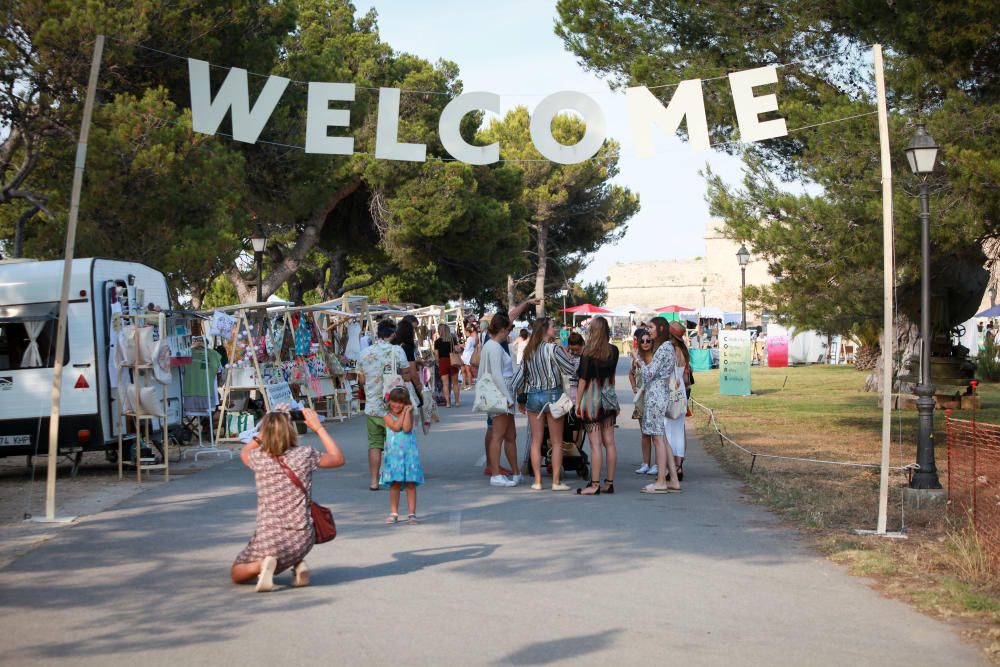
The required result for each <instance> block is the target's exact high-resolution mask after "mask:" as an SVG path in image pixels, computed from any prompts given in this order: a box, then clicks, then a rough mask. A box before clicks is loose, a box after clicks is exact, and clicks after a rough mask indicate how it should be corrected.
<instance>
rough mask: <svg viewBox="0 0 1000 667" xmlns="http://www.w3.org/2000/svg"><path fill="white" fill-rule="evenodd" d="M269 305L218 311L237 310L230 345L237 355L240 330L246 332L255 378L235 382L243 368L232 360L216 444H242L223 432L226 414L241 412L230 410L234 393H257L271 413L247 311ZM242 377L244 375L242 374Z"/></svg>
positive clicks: (223, 394)
mask: <svg viewBox="0 0 1000 667" xmlns="http://www.w3.org/2000/svg"><path fill="white" fill-rule="evenodd" d="M267 305H268V304H262V303H260V304H248V305H241V306H234V307H231V308H219V309H218V310H220V311H222V312H227V311H232V310H235V312H236V326H234V327H233V332H232V334H231V336H230V339H229V344H230V347H231V349H232V350H233V354H235V353H236V349H237V348H236V345H237V341H238V340H239V334H240V330H241V328H242V330H243V331H245V332H246V336H247V345H248V349H249V350H250V360H251V361H252V362H253V370H254V378H253V382H251V383H247V382H245V381H244V380H243V378H242V377H240V378H238V379H239V380H240V383H235V382H234V377H233V376H234V375H235V373H234V371H242V370H243V369H242V368H235V367H233V365H232V363H231V362H232V361H233V359H230V365H229V368H227V369H226V383H225V385H224V386H223V388H222V403H221V405H220V406H219V423H218V424H217V425H216V427H215V428H216V430H215V441H216V442H237V443H238V442H240V439H239V438H230V437H228V436H227V437H223V432H224V431H225V426H226V414H227V413H230V412H241V411H238V410H230V409H229V398H230V394H232V392H234V391H256V392H257V393H259V394H260V396H261V398H262V399H263V400H264V409H265V410H267V411H268V412H270V411H271V400H270V399H269V398H268V395H267V389H265V387H264V375H263V373H261V371H260V364H259V363H257V352H256V350H257V346H256V343H255V340H254V336H253V330H252V329H251V327H250V320H249V319H248V318H247V311H248V310H253V309H258V308H260V309H262V308H265V307H266V306H267ZM240 375H241V376H242V373H240Z"/></svg>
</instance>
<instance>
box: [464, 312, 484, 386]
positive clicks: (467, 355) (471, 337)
mask: <svg viewBox="0 0 1000 667" xmlns="http://www.w3.org/2000/svg"><path fill="white" fill-rule="evenodd" d="M478 344H479V328H478V327H477V326H476V324H475V323H473V324H470V325H469V326H467V327H466V328H465V346H464V347H463V348H462V384H463V386H464V388H465V389H471V388H472V385H473V384H474V382H473V380H475V377H474V376H475V374H476V371H475V370H474V369H473V368H472V355H473V354H475V352H476V345H478ZM480 356H482V353H480Z"/></svg>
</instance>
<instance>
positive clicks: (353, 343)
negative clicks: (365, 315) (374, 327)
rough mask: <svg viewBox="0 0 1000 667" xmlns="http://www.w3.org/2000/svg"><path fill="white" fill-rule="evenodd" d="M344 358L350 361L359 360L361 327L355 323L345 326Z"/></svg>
mask: <svg viewBox="0 0 1000 667" xmlns="http://www.w3.org/2000/svg"><path fill="white" fill-rule="evenodd" d="M344 356H345V357H347V358H348V359H351V360H352V361H357V360H358V359H360V358H361V325H360V324H359V323H357V322H351V323H350V324H348V325H347V349H346V350H344Z"/></svg>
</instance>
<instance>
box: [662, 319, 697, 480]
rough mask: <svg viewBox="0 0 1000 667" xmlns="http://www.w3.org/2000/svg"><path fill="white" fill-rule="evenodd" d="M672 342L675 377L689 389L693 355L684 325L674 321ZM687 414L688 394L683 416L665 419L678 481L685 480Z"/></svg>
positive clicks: (671, 329) (671, 324) (672, 324)
mask: <svg viewBox="0 0 1000 667" xmlns="http://www.w3.org/2000/svg"><path fill="white" fill-rule="evenodd" d="M669 332H670V342H671V344H673V346H674V360H675V361H676V365H675V366H674V377H675V378H676V379H677V382H679V383H680V384H681V385H682V386H684V387H687V385H688V380H689V375H688V372H689V368H690V365H691V355H690V353H689V352H688V348H687V345H685V344H684V334H685V333H686V331H685V329H684V325H683V324H681V323H680V322H677V321H674V322H671V323H670V329H669ZM686 414H687V392H685V395H684V409H683V410H682V411H681V416H680V417H677V418H676V419H671V418H670V417H666V418H664V423H665V424H666V431H667V442H668V443H670V449H671V450H672V451H673V453H674V463H675V464H676V465H677V481H682V480H683V479H684V453H685V448H686V447H685V445H686V444H687V439H686V436H685V433H684V419H685V415H686Z"/></svg>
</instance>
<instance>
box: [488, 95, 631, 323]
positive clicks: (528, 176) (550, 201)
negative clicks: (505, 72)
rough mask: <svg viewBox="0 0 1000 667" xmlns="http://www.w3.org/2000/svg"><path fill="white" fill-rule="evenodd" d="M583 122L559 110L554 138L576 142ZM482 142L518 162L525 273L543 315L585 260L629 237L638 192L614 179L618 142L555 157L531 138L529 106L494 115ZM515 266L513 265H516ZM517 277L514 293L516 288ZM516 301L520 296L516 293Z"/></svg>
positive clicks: (537, 307) (554, 121)
mask: <svg viewBox="0 0 1000 667" xmlns="http://www.w3.org/2000/svg"><path fill="white" fill-rule="evenodd" d="M585 130H586V126H585V125H584V123H583V121H582V120H580V119H579V118H577V117H576V116H572V115H569V114H559V115H557V116H556V117H555V118H554V119H553V121H552V136H553V137H555V138H556V140H557V141H559V142H560V143H563V144H567V145H571V144H574V143H576V142H577V141H579V140H580V138H581V137H583V134H584V131H585ZM478 139H479V141H480V142H483V143H491V142H494V141H499V142H500V157H501V159H504V160H519V161H521V162H516V163H515V164H517V165H518V166H519V167H520V170H521V172H522V178H523V185H524V191H523V194H522V196H521V202H522V203H523V204H524V206H525V208H526V215H527V222H528V227H529V229H530V230H531V241H532V242H531V245H530V246H529V247H527V248H524V250H525V251H526V252H527V253H528V254H529V256H530V257H531V268H532V271H531V272H530V273H529V274H527V275H526V276H524V278H525V279H526V280H530V281H531V282H532V283H533V289H532V290H531V292H532V295H533V296H534V297H535V298H537V299H539V304H538V306H536V313H537V315H539V316H541V315H543V314H544V312H545V297H546V296H547V295H548V294H549V293H550V292H551V291H553V290H559V289H561V288H563V287H564V286H568V284H569V283H570V281H571V280H572V277H573V276H575V275H576V274H577V273H579V271H581V270H582V269H583V268H584V267H585V266H586V262H587V257H588V256H589V255H590V254H591V253H593V252H594V251H596V250H597V249H598V248H600V247H601V246H602V245H604V244H606V243H614V242H615V241H617V240H618V239H620V238H621V237H622V235H624V233H625V230H626V223H627V221H628V220H629V219H630V218H631V217H632V216H633V215H635V214H636V213H637V212H638V211H639V197H638V196H637V195H636V194H635V193H633V192H631V191H630V190H629V189H628V188H625V187H622V186H620V185H616V184H614V183H612V182H611V179H613V178H614V177H615V175H617V173H618V150H619V146H618V143H617V142H615V141H614V140H610V139H609V140H607V141H605V143H604V145H603V146H602V147H601V149H600V150H599V151H598V153H597V155H595V156H594V158H593V159H591V160H586V161H584V162H580V163H578V164H569V165H562V164H557V163H555V162H549V161H548V160H545V159H543V158H542V155H541V154H540V153H539V152H538V150H537V149H536V148H535V147H534V145H533V144H532V143H531V131H530V117H529V115H528V110H527V109H526V108H525V107H516V108H515V109H513V110H511V111H510V112H508V113H507V114H506V115H505V116H504V117H503V118H502V119H494V120H493V121H491V122H490V123H489V124H488V125H487V126H486V127H485V128H483V130H482V131H480V132H479V135H478ZM511 268H515V267H511ZM517 282H519V281H516V280H514V279H513V277H512V280H511V285H510V287H509V289H510V291H511V292H516V291H517V290H516V283H517ZM508 300H509V301H511V302H512V303H513V302H515V301H518V300H519V299H518V298H517V296H516V295H515V294H510V295H509V296H508Z"/></svg>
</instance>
